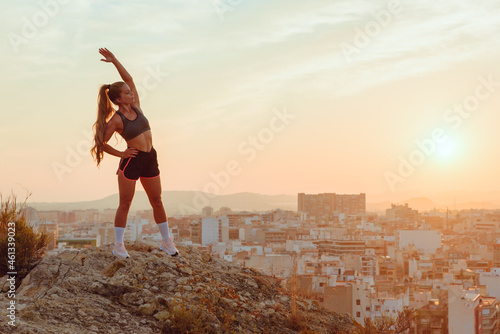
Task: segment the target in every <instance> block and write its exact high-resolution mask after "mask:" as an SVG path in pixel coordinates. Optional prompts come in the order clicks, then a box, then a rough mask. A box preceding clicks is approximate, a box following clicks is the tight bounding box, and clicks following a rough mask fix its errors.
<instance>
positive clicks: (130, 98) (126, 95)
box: [117, 84, 135, 104]
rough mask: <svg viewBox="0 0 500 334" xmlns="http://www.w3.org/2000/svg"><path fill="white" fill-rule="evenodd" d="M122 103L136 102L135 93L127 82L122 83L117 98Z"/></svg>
mask: <svg viewBox="0 0 500 334" xmlns="http://www.w3.org/2000/svg"><path fill="white" fill-rule="evenodd" d="M117 100H118V102H119V103H121V104H133V103H134V102H135V96H134V93H133V92H132V91H131V90H130V87H129V86H128V85H127V84H123V85H122V90H121V92H120V97H119V98H118V99H117Z"/></svg>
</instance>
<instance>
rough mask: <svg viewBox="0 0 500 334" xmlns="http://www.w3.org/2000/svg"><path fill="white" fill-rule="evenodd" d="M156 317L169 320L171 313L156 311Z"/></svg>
mask: <svg viewBox="0 0 500 334" xmlns="http://www.w3.org/2000/svg"><path fill="white" fill-rule="evenodd" d="M154 317H155V319H157V320H160V321H163V320H167V319H168V318H169V317H170V313H169V312H167V311H161V312H158V313H156V314H155V315H154Z"/></svg>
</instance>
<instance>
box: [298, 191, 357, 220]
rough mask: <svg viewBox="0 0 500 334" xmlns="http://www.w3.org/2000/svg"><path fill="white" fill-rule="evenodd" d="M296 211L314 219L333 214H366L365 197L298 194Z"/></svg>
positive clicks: (333, 194)
mask: <svg viewBox="0 0 500 334" xmlns="http://www.w3.org/2000/svg"><path fill="white" fill-rule="evenodd" d="M298 211H299V212H303V213H307V214H308V215H310V216H314V217H316V218H319V217H322V216H325V215H327V216H328V215H334V214H335V213H345V214H349V215H355V214H364V213H365V212H366V195H365V194H364V193H361V194H359V195H341V194H335V193H323V194H315V195H311V194H304V193H299V194H298Z"/></svg>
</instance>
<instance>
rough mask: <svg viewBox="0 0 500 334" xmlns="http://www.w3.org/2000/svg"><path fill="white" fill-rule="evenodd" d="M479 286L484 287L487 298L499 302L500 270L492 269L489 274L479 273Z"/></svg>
mask: <svg viewBox="0 0 500 334" xmlns="http://www.w3.org/2000/svg"><path fill="white" fill-rule="evenodd" d="M479 284H481V285H486V293H487V295H488V296H491V297H496V298H497V299H498V300H500V268H492V269H491V272H489V273H481V275H480V276H479Z"/></svg>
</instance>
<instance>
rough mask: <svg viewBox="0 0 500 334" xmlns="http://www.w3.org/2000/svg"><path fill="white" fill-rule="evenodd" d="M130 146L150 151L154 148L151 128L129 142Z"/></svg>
mask: <svg viewBox="0 0 500 334" xmlns="http://www.w3.org/2000/svg"><path fill="white" fill-rule="evenodd" d="M127 146H128V147H133V148H136V149H138V150H139V151H144V152H149V151H151V149H152V148H153V136H152V135H151V130H148V131H145V132H143V133H141V134H140V135H138V136H137V137H135V138H132V139H130V140H129V141H128V142H127Z"/></svg>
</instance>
